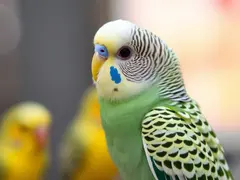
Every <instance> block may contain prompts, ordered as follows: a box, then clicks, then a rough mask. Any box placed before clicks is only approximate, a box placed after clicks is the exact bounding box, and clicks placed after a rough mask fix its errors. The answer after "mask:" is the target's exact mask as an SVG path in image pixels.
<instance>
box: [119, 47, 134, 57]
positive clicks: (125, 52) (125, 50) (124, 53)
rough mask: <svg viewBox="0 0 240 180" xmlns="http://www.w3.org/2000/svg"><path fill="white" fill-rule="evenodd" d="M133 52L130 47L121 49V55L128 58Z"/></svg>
mask: <svg viewBox="0 0 240 180" xmlns="http://www.w3.org/2000/svg"><path fill="white" fill-rule="evenodd" d="M130 54H131V51H130V49H129V48H123V49H121V50H120V52H119V55H120V56H121V57H123V58H128V57H129V56H130Z"/></svg>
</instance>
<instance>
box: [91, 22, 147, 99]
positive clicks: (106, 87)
mask: <svg viewBox="0 0 240 180" xmlns="http://www.w3.org/2000/svg"><path fill="white" fill-rule="evenodd" d="M119 25H120V26H119ZM133 26H134V25H133V24H131V23H129V22H125V21H122V20H119V21H114V22H109V23H107V24H105V25H103V26H102V27H101V28H100V29H99V30H98V31H97V33H96V35H95V38H94V46H95V53H94V55H93V58H92V76H93V80H94V83H95V84H96V88H97V92H98V95H99V96H100V97H104V98H106V99H111V100H120V99H125V98H128V97H130V96H132V95H135V94H137V93H138V92H140V91H141V90H142V89H144V88H145V87H147V85H146V83H145V84H144V83H136V82H131V81H129V80H127V79H126V76H125V75H124V74H123V73H122V71H121V68H120V66H119V65H120V64H121V62H123V61H127V60H130V59H131V56H132V54H133V53H134V52H133V51H132V50H131V48H130V47H129V42H130V41H131V31H132V28H133Z"/></svg>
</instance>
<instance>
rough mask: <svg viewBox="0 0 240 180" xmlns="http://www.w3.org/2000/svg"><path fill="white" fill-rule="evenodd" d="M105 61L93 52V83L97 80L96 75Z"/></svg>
mask: <svg viewBox="0 0 240 180" xmlns="http://www.w3.org/2000/svg"><path fill="white" fill-rule="evenodd" d="M106 60H107V59H106V58H104V57H101V56H100V55H99V54H98V52H95V53H94V55H93V58H92V77H93V80H94V82H95V81H97V79H98V73H99V71H100V69H101V67H102V65H103V64H104V62H105V61H106Z"/></svg>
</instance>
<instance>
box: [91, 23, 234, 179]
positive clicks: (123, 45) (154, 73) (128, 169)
mask: <svg viewBox="0 0 240 180" xmlns="http://www.w3.org/2000/svg"><path fill="white" fill-rule="evenodd" d="M94 47H95V53H94V55H93V59H92V75H93V80H94V83H95V84H96V87H97V92H98V96H99V103H100V112H101V118H102V126H103V128H104V131H105V135H106V140H107V145H108V150H109V152H110V154H111V157H112V159H113V161H114V163H115V164H116V166H117V167H118V169H119V172H120V174H121V177H122V178H123V179H124V180H152V179H156V180H160V179H161V180H162V179H166V180H186V179H193V180H195V179H199V180H200V179H201V180H205V179H206V180H211V179H214V180H230V179H233V176H232V174H231V172H230V170H229V167H228V164H227V162H226V160H225V157H224V150H223V148H222V146H221V144H220V142H219V140H218V138H217V137H216V134H215V133H214V131H213V129H212V128H211V126H210V125H209V124H208V122H207V120H206V119H205V117H204V115H203V114H202V113H201V110H200V107H199V105H198V104H197V103H196V102H195V101H194V100H193V99H192V98H191V97H190V96H189V95H188V94H187V91H186V89H185V86H184V81H183V78H182V75H181V70H180V66H179V61H178V58H177V56H176V54H175V53H174V52H173V50H172V49H170V48H169V47H168V46H167V44H166V43H165V42H164V41H162V40H161V39H160V38H159V37H158V36H156V35H154V34H153V33H151V32H150V31H148V30H146V29H144V28H141V27H139V26H137V25H135V24H133V23H131V22H129V21H125V20H116V21H112V22H108V23H106V24H104V25H103V26H102V27H101V28H100V29H99V30H98V31H97V33H96V34H95V37H94Z"/></svg>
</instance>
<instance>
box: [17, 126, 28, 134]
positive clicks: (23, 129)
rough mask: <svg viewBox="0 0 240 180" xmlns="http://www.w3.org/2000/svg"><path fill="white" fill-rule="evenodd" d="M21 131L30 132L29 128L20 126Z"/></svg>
mask: <svg viewBox="0 0 240 180" xmlns="http://www.w3.org/2000/svg"><path fill="white" fill-rule="evenodd" d="M19 130H20V131H21V132H27V131H28V128H27V127H26V126H23V125H20V126H19Z"/></svg>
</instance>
